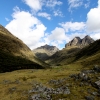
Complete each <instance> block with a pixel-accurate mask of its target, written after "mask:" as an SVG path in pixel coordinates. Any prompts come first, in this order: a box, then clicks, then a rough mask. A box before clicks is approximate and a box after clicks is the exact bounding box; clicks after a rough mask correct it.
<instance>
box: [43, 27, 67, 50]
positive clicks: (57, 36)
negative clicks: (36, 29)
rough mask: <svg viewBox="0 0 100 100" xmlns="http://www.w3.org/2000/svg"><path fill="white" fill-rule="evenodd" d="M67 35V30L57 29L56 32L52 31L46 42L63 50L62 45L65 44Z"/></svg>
mask: <svg viewBox="0 0 100 100" xmlns="http://www.w3.org/2000/svg"><path fill="white" fill-rule="evenodd" d="M66 39H67V38H66V34H65V30H64V29H63V28H60V27H56V28H55V29H54V30H52V31H51V33H50V34H48V35H46V37H45V38H44V40H45V41H46V42H47V43H48V44H51V45H54V46H57V47H59V48H60V49H61V47H60V45H61V44H64V41H66Z"/></svg>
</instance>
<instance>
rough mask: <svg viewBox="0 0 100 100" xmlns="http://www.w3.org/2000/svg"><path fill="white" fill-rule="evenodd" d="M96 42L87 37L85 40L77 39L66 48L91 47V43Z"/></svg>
mask: <svg viewBox="0 0 100 100" xmlns="http://www.w3.org/2000/svg"><path fill="white" fill-rule="evenodd" d="M93 42H94V40H93V39H92V38H91V37H90V36H88V35H87V36H85V37H84V38H83V39H81V38H80V37H75V38H74V39H73V40H72V41H70V42H69V43H67V44H66V45H65V47H66V48H67V47H72V46H78V47H84V46H86V45H89V44H90V43H93Z"/></svg>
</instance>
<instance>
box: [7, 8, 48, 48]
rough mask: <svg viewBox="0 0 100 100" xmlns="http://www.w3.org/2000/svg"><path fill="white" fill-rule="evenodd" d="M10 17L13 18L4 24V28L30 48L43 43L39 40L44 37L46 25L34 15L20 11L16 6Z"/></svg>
mask: <svg viewBox="0 0 100 100" xmlns="http://www.w3.org/2000/svg"><path fill="white" fill-rule="evenodd" d="M12 18H13V20H11V21H10V22H9V23H8V24H7V25H6V28H7V29H8V30H9V31H10V32H11V33H12V34H14V35H15V36H17V37H18V38H20V39H21V40H22V41H23V42H24V43H26V44H27V45H28V46H29V47H30V48H31V49H33V48H36V47H38V46H40V45H41V44H45V43H44V42H39V41H40V40H41V38H42V37H44V32H45V30H46V27H45V26H44V25H43V24H42V23H41V22H40V21H39V20H38V19H37V18H36V17H34V16H32V15H31V14H30V13H29V12H25V11H20V9H19V8H18V7H16V8H15V11H14V13H13V14H12Z"/></svg>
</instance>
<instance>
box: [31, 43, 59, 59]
mask: <svg viewBox="0 0 100 100" xmlns="http://www.w3.org/2000/svg"><path fill="white" fill-rule="evenodd" d="M57 51H59V49H58V48H57V47H56V46H50V45H47V44H46V45H44V46H41V47H38V48H36V49H34V50H33V52H34V53H35V55H36V56H37V57H38V58H39V59H41V60H46V59H47V58H48V57H50V56H52V55H53V54H54V53H56V52H57Z"/></svg>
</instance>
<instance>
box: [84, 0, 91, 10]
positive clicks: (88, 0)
mask: <svg viewBox="0 0 100 100" xmlns="http://www.w3.org/2000/svg"><path fill="white" fill-rule="evenodd" d="M89 6H90V0H87V3H85V4H84V7H85V8H88V7H89Z"/></svg>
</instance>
